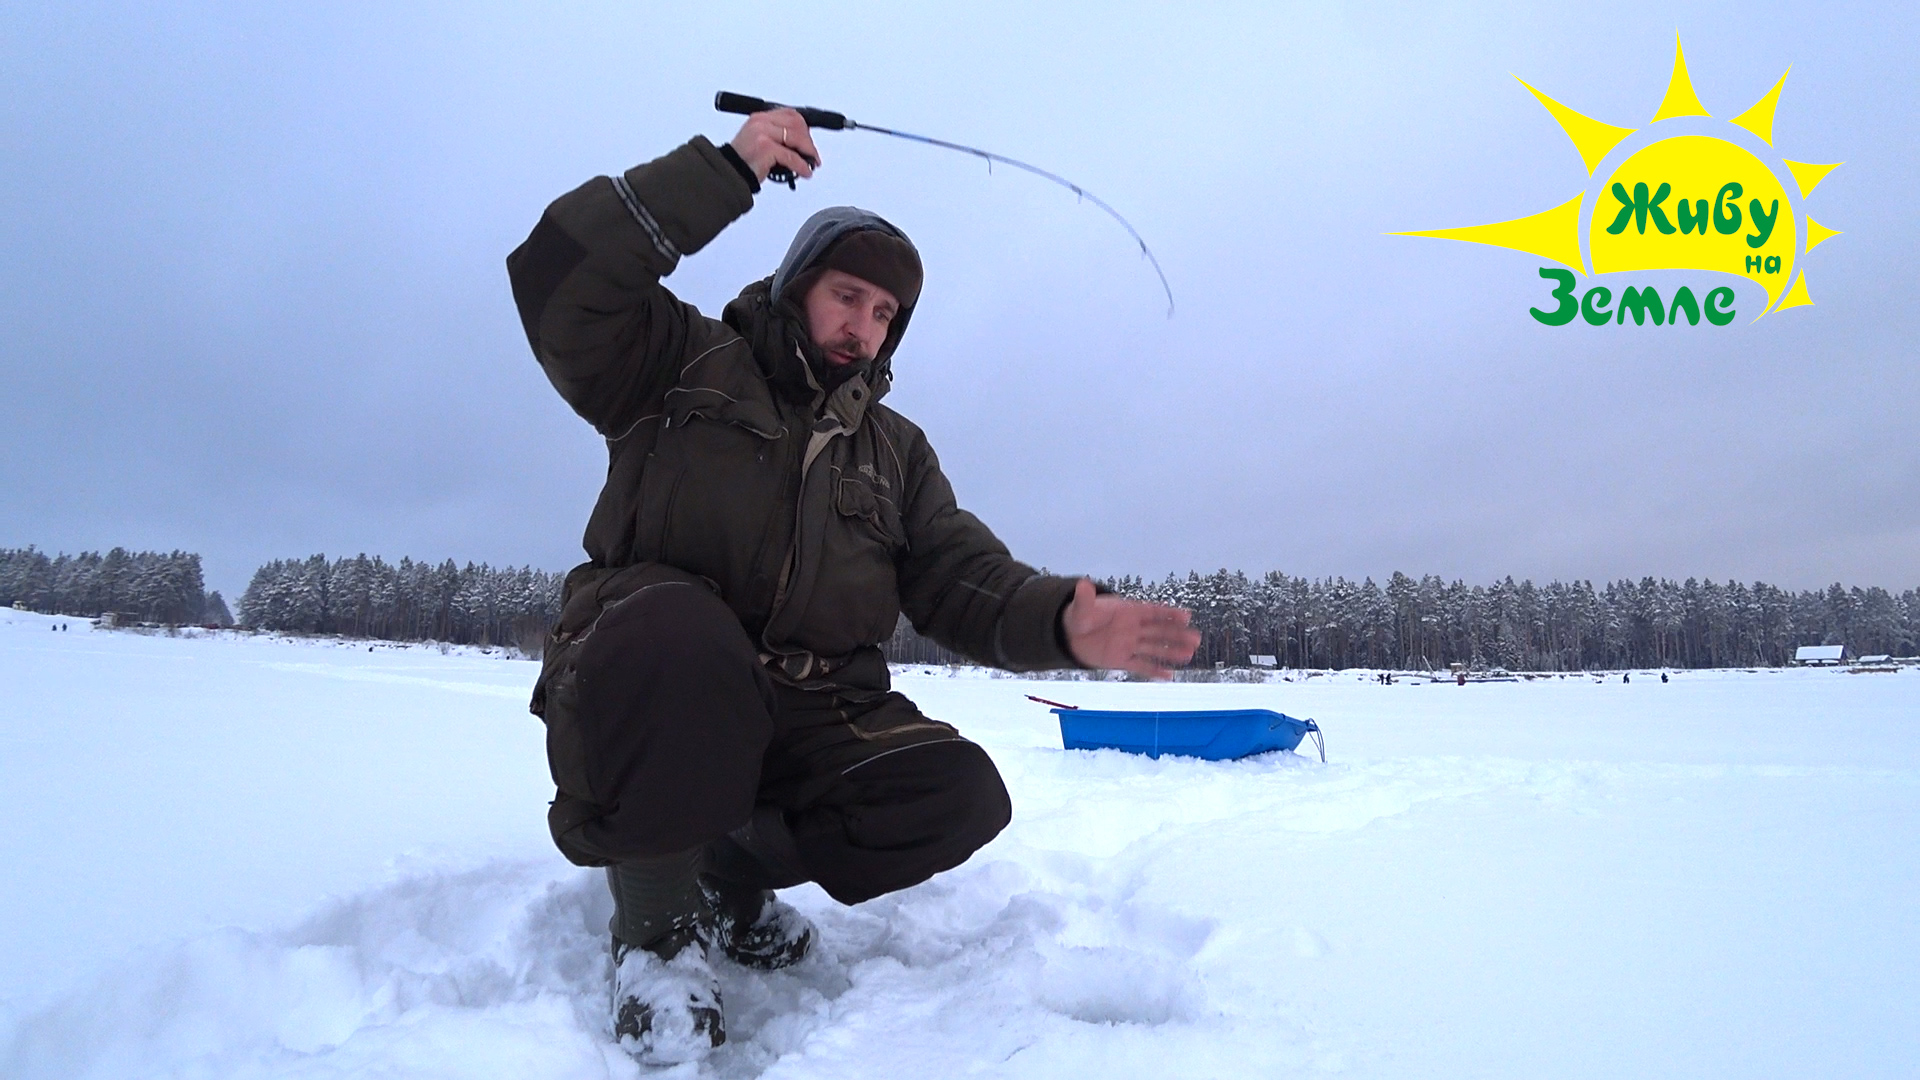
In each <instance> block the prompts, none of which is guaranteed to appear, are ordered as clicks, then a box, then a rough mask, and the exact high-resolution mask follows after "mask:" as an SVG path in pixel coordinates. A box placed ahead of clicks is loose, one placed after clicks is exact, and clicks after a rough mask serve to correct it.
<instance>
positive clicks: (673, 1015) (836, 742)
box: [507, 109, 1199, 1063]
mask: <svg viewBox="0 0 1920 1080" xmlns="http://www.w3.org/2000/svg"><path fill="white" fill-rule="evenodd" d="M819 159H820V153H819V150H818V149H817V148H816V147H815V146H814V143H813V140H812V138H811V136H810V135H809V133H808V131H807V126H806V123H805V122H804V121H803V120H802V119H801V117H800V114H799V113H797V112H794V111H793V110H790V109H782V110H778V111H773V112H764V113H758V114H755V115H753V116H751V117H749V118H748V119H747V122H746V123H745V124H743V125H742V126H741V128H740V132H739V134H738V135H736V136H735V137H734V139H733V141H732V142H731V143H730V144H729V145H726V146H719V147H716V146H714V145H713V144H711V143H709V142H708V141H707V140H706V139H704V138H698V137H696V138H695V139H693V141H691V142H689V143H687V144H686V145H684V146H682V147H680V148H679V149H677V150H674V151H673V152H671V153H669V154H667V155H666V156H665V157H662V158H659V159H658V160H655V161H652V162H649V163H647V164H644V165H640V166H638V167H636V168H633V169H630V170H628V171H627V172H626V173H625V174H624V175H621V176H615V177H611V178H609V177H604V176H603V177H597V178H595V179H593V180H590V181H588V182H587V183H585V184H583V185H581V186H580V187H579V188H577V189H575V190H573V191H571V192H569V193H567V194H566V195H563V196H561V197H560V198H559V199H558V200H556V201H555V202H554V203H553V205H551V206H549V207H548V208H547V211H546V213H545V214H544V215H543V216H542V217H541V219H540V222H539V224H538V225H536V226H535V227H534V229H533V233H532V234H531V235H530V236H528V237H527V240H526V242H525V243H523V244H522V245H520V247H519V248H518V249H516V250H515V251H514V252H513V254H512V255H510V256H508V258H507V268H508V272H509V275H510V277H511V278H512V283H513V296H514V301H515V302H516V304H517V305H518V307H519V310H520V317H521V320H522V322H523V323H524V324H525V327H526V332H527V340H528V343H529V344H530V345H532V347H533V352H534V355H535V356H536V357H537V358H538V359H539V361H540V365H541V367H542V368H543V369H544V370H545V371H546V374H547V377H548V379H550V380H551V381H552V383H553V385H554V387H555V388H556V389H557V390H559V392H560V395H561V396H562V397H564V398H565V399H566V401H567V403H568V404H569V405H571V406H573V409H574V411H576V412H578V413H579V414H580V415H581V416H582V417H583V418H585V419H586V420H587V421H588V422H589V423H591V424H592V425H593V426H594V427H595V428H596V429H597V430H598V431H599V432H600V434H602V435H603V436H605V437H606V440H607V449H608V453H609V455H610V458H611V462H610V466H609V469H608V473H607V480H606V487H605V489H604V490H603V491H602V492H601V493H600V499H599V502H598V504H597V505H596V506H595V507H594V509H593V514H592V516H591V517H590V518H589V520H588V522H587V530H586V538H585V545H586V550H587V555H588V556H589V561H588V562H586V563H583V564H582V565H580V566H578V567H576V568H574V570H573V571H572V572H571V573H569V574H568V575H567V580H566V591H565V599H564V604H563V610H562V613H561V616H560V621H559V623H558V625H557V626H556V627H555V628H554V631H553V634H552V636H551V638H550V639H549V641H548V645H547V652H546V659H545V662H544V664H543V665H542V669H541V674H540V680H539V682H538V683H537V684H536V686H535V688H534V694H533V706H532V707H533V711H534V712H535V713H537V714H539V715H540V716H541V717H542V718H543V719H544V720H545V721H546V725H547V757H548V764H549V765H550V767H551V768H552V770H553V778H554V782H555V784H556V785H557V786H558V788H559V791H558V793H557V794H556V796H555V798H554V801H553V805H552V807H551V809H550V811H549V814H548V823H549V825H550V827H551V829H552V832H553V838H554V842H555V843H556V844H557V845H558V846H559V848H560V850H561V852H562V853H563V854H565V855H566V857H567V858H568V859H570V860H571V861H573V862H574V863H577V864H579V865H582V866H604V867H606V868H607V881H608V884H609V886H610V887H611V889H612V891H613V899H614V917H613V923H612V927H611V929H612V931H613V957H614V999H613V1008H614V1032H615V1034H616V1035H617V1037H618V1038H619V1039H620V1041H621V1043H622V1045H623V1046H625V1047H626V1048H627V1049H628V1050H630V1051H632V1052H633V1053H635V1054H636V1055H637V1056H638V1057H640V1058H641V1060H643V1061H647V1062H651V1063H664V1062H673V1061H685V1060H694V1059H698V1058H700V1057H703V1056H704V1055H705V1054H706V1053H707V1052H708V1051H709V1050H710V1049H711V1048H712V1047H714V1046H718V1045H719V1044H720V1043H721V1042H722V1041H723V1039H724V1038H725V1029H724V1021H723V1017H722V1013H721V1002H720V995H719V988H718V985H717V983H716V981H715V978H714V972H713V968H712V967H711V966H710V954H711V953H713V952H715V951H717V952H719V953H720V954H721V955H723V956H725V957H726V958H727V959H730V960H732V961H734V962H737V963H741V964H745V965H748V966H751V967H758V968H778V967H783V966H785V965H788V964H792V963H794V962H796V961H798V960H800V959H801V958H802V957H803V956H804V955H805V954H806V952H807V950H808V948H809V946H810V945H811V943H812V939H813V928H812V927H811V926H810V925H809V924H808V923H807V921H806V920H805V918H804V917H803V916H801V915H800V914H799V913H798V912H797V911H795V910H794V909H793V908H791V907H789V906H788V905H786V904H785V903H782V902H781V901H779V900H777V899H775V897H774V894H773V892H772V890H774V889H779V888H785V887H788V886H792V885H798V884H800V883H802V882H806V881H814V882H818V883H819V884H820V886H821V887H822V888H824V889H825V890H826V891H827V893H828V894H829V895H831V896H832V897H833V898H834V899H836V900H838V901H840V902H841V903H845V904H854V903H859V902H860V901H862V900H867V899H870V898H872V897H875V896H879V895H881V894H883V893H888V892H892V891H894V890H896V889H904V888H906V887H908V886H910V885H915V884H918V883H920V882H922V881H925V880H927V879H928V878H929V877H931V876H933V875H934V874H937V873H939V872H940V871H942V870H947V869H950V868H952V867H955V866H958V865H960V864H961V863H963V862H965V861H966V860H967V858H968V857H970V856H971V855H972V854H973V852H974V851H976V850H977V849H979V847H980V846H981V845H983V844H985V843H986V842H987V841H988V840H991V839H992V838H993V837H994V836H995V835H996V834H997V833H999V832H1000V830H1001V829H1002V828H1004V827H1005V826H1006V824H1007V821H1008V819H1009V816H1010V814H1011V806H1010V803H1009V801H1008V798H1007V792H1006V788H1005V787H1004V786H1003V785H1002V783H1001V780H1000V776H999V773H998V772H997V771H995V769H994V766H993V762H992V761H991V760H990V759H989V758H988V757H987V755H986V753H985V752H984V751H982V750H981V749H980V748H979V747H978V746H976V745H974V744H973V743H971V742H968V741H967V740H966V739H963V738H961V737H960V734H959V732H957V731H956V730H955V729H954V728H952V727H951V726H949V725H947V724H944V723H941V722H940V721H938V720H934V719H931V718H929V717H927V716H924V715H922V714H921V712H920V711H919V710H918V709H917V708H915V706H914V704H913V702H911V701H909V700H908V699H907V698H905V697H904V696H902V695H900V694H898V693H895V692H892V691H891V690H890V684H889V680H888V675H887V665H886V659H885V657H883V656H882V654H881V652H880V649H879V648H878V645H879V643H880V642H882V641H885V640H886V639H887V638H888V637H889V636H890V635H891V634H892V633H893V629H894V623H895V620H896V618H897V617H898V615H899V613H900V612H902V611H904V612H905V613H906V615H907V617H908V619H910V620H911V621H912V623H913V625H914V626H915V627H916V628H917V629H918V630H919V631H920V632H921V633H923V634H926V635H928V636H929V637H932V638H933V639H934V640H936V641H939V642H941V643H942V644H944V645H946V646H948V647H949V648H953V649H956V650H958V651H960V652H961V653H964V654H966V655H967V656H969V657H971V658H973V659H974V660H977V661H979V662H981V663H985V664H991V665H994V666H997V667H1002V668H1008V669H1012V670H1016V671H1018V670H1036V669H1044V668H1061V667H1097V668H1125V669H1126V670H1128V671H1132V672H1136V673H1139V674H1144V675H1149V676H1154V677H1163V678H1164V677H1165V676H1166V675H1167V674H1168V672H1169V671H1170V670H1171V669H1172V668H1174V667H1176V666H1178V665H1180V664H1183V663H1186V662H1187V661H1188V660H1189V659H1191V658H1192V655H1193V652H1194V649H1195V648H1196V647H1197V645H1198V644H1199V635H1198V633H1197V632H1195V631H1194V630H1192V629H1191V628H1190V627H1189V626H1188V620H1187V614H1186V613H1185V612H1183V611H1179V610H1176V609H1172V608H1165V607H1160V606H1157V605H1151V604H1142V603H1137V602H1133V601H1128V600H1125V599H1122V598H1120V597H1117V596H1113V595H1108V594H1104V593H1101V592H1099V591H1098V590H1096V589H1095V588H1094V586H1093V583H1092V582H1091V581H1088V580H1086V579H1084V578H1082V579H1075V578H1066V577H1051V576H1047V575H1044V574H1040V573H1038V572H1036V571H1035V570H1034V569H1033V568H1032V567H1030V566H1027V565H1025V564H1023V563H1020V562H1017V561H1015V560H1014V559H1013V557H1012V556H1011V555H1009V554H1008V552H1007V549H1006V547H1005V546H1004V545H1003V544H1001V543H1000V541H999V540H998V539H996V538H995V537H994V535H993V533H992V532H991V531H989V530H988V529H987V527H986V526H985V525H983V524H982V523H981V522H980V521H979V519H977V518H975V517H974V516H973V515H972V514H969V513H967V512H966V511H964V510H962V509H960V507H959V506H958V505H957V504H956V503H955V501H954V494H953V489H952V488H951V487H950V486H949V485H948V483H947V478H946V477H945V476H944V475H942V473H941V471H940V465H939V462H938V461H937V460H936V458H935V457H934V453H933V450H932V448H931V447H929V446H928V445H927V440H926V437H925V436H924V435H923V434H922V433H921V431H920V429H919V428H917V427H915V426H914V425H913V424H912V423H911V422H910V421H908V420H907V419H906V418H904V417H902V416H901V415H900V414H898V413H896V412H894V411H893V410H892V409H889V408H887V407H886V406H885V405H882V404H880V399H881V398H883V397H885V396H886V393H887V388H888V386H889V384H890V382H891V379H892V374H893V371H892V358H893V355H894V350H895V349H896V348H897V347H898V346H899V344H900V338H901V335H902V334H903V333H904V332H905V331H906V328H907V323H908V321H909V320H910V319H911V318H912V316H913V312H914V308H915V305H916V304H917V303H918V301H919V299H920V287H921V265H920V256H919V253H918V251H917V250H916V249H915V248H914V246H913V244H912V242H911V241H909V240H908V239H907V237H906V234H905V233H903V232H901V231H900V230H899V229H898V228H896V227H894V226H893V225H892V224H890V223H889V222H887V221H886V220H884V219H882V218H881V217H879V216H878V215H876V214H872V213H869V212H867V211H865V210H859V209H856V208H854V207H847V206H839V207H831V208H828V209H826V210H822V211H820V212H819V213H817V214H814V215H813V216H812V217H811V218H809V219H808V220H807V222H806V224H805V225H803V226H802V227H801V229H800V232H799V235H797V236H796V237H794V240H793V245H792V247H790V248H789V249H788V251H787V254H786V258H785V259H783V260H782V261H781V262H780V265H779V268H778V269H777V270H776V271H775V272H774V274H773V275H772V276H771V277H768V278H764V279H762V280H760V281H757V282H754V283H753V284H751V285H748V286H747V287H746V288H745V289H743V290H742V291H741V293H740V295H739V296H738V297H737V298H736V299H734V300H733V301H732V302H731V303H729V304H728V305H727V306H726V310H725V311H724V312H723V313H722V314H721V317H720V318H719V319H712V318H708V317H707V316H705V315H703V314H701V313H700V312H699V311H697V310H695V309H694V308H693V307H691V306H689V305H687V304H684V303H682V302H681V301H679V300H678V299H676V298H675V297H674V295H673V294H672V293H670V292H668V291H667V289H666V288H665V287H663V286H662V285H661V284H660V279H661V278H663V277H665V276H667V275H668V274H669V273H671V272H672V271H673V269H674V267H675V265H677V264H678V263H679V261H680V258H681V257H682V256H683V255H690V254H692V253H694V252H697V251H699V250H700V249H701V248H703V247H705V246H706V245H707V243H708V242H709V241H711V240H712V239H713V238H714V237H715V236H717V235H718V234H719V233H720V231H721V230H722V229H724V228H726V226H727V225H728V223H730V222H731V221H733V219H735V218H737V217H739V216H740V215H742V214H744V213H746V212H747V211H748V210H749V209H751V208H752V206H753V197H754V195H755V194H756V193H757V192H758V191H759V190H760V184H761V182H762V181H764V180H765V179H766V178H767V174H768V172H769V171H770V170H771V169H773V168H774V167H775V166H776V165H780V166H785V167H786V168H788V169H791V170H792V171H793V172H794V173H795V174H797V175H798V176H801V177H811V176H812V175H813V170H814V167H815V166H814V165H813V164H812V163H813V162H817V161H819Z"/></svg>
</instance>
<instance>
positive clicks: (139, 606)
mask: <svg viewBox="0 0 1920 1080" xmlns="http://www.w3.org/2000/svg"><path fill="white" fill-rule="evenodd" d="M0 603H6V604H11V605H13V606H16V607H24V608H28V609H31V610H33V611H44V612H46V613H48V614H50V615H78V616H83V617H86V618H95V617H97V616H99V615H102V614H104V613H106V612H109V611H111V612H114V613H115V614H117V615H123V616H126V617H127V618H129V619H133V620H137V621H140V622H152V623H166V624H169V625H173V626H184V625H189V624H194V623H201V622H210V623H215V624H222V623H227V622H231V621H232V620H231V618H229V617H228V615H227V605H226V601H225V600H223V599H222V598H221V596H220V594H219V593H217V592H216V593H212V594H209V593H208V592H207V591H206V584H205V581H204V579H203V578H202V577H201V573H200V556H198V555H194V554H192V553H190V552H185V551H169V552H165V553H162V552H158V551H128V550H127V549H125V548H114V549H113V550H112V551H109V552H107V553H106V554H105V555H102V554H100V553H99V552H97V551H84V552H81V553H80V554H78V555H67V554H65V553H62V554H60V555H56V556H49V555H47V553H46V552H43V551H40V550H38V549H37V548H32V547H26V548H0Z"/></svg>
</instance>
